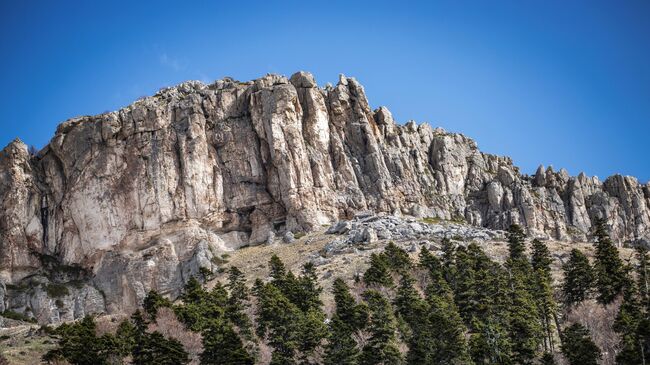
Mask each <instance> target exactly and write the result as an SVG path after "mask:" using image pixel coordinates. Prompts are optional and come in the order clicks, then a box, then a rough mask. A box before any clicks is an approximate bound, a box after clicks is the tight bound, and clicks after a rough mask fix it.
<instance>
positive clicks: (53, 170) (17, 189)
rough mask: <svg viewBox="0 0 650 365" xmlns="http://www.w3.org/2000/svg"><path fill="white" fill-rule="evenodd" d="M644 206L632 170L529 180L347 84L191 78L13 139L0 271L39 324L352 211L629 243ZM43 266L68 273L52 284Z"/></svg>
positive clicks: (5, 176)
mask: <svg viewBox="0 0 650 365" xmlns="http://www.w3.org/2000/svg"><path fill="white" fill-rule="evenodd" d="M649 206H650V186H649V185H642V184H640V183H639V182H638V181H637V180H636V179H634V178H632V177H623V176H618V175H617V176H613V177H610V178H608V179H607V180H605V181H604V182H600V181H599V180H598V179H597V178H590V177H586V176H585V175H583V174H581V175H579V176H577V177H570V176H569V175H568V174H567V173H566V171H564V170H560V171H559V172H555V171H553V170H552V169H551V168H548V169H544V168H542V167H540V169H538V171H537V173H536V174H535V175H534V176H532V177H529V176H524V175H522V174H521V173H520V172H519V170H518V169H517V167H515V166H513V164H512V160H511V159H510V158H507V157H499V156H494V155H489V154H485V153H482V152H480V151H479V150H478V148H477V146H476V143H475V142H474V141H472V140H471V139H469V138H467V137H465V136H463V135H461V134H452V133H447V132H445V131H444V130H442V129H433V128H432V127H430V126H429V125H428V124H420V125H417V124H415V123H414V122H408V123H406V124H404V125H400V124H397V123H396V122H395V121H394V120H393V117H392V115H391V113H390V111H389V110H388V109H387V108H385V107H381V108H378V109H376V110H372V109H371V108H370V106H369V103H368V100H367V99H366V96H365V93H364V89H363V87H362V86H361V85H360V84H359V83H358V82H357V81H356V80H355V79H354V78H348V77H345V76H341V77H340V79H339V82H338V84H337V85H336V86H327V87H325V88H320V87H318V86H317V84H316V81H315V80H314V78H313V76H312V75H311V74H309V73H305V72H299V73H296V74H294V75H293V76H291V78H289V79H287V78H286V77H284V76H278V75H267V76H265V77H262V78H260V79H257V80H254V81H250V82H238V81H234V80H232V79H223V80H219V81H217V82H215V83H213V84H210V85H205V84H203V83H200V82H186V83H183V84H180V85H178V86H175V87H172V88H167V89H163V90H161V91H160V92H159V93H157V94H156V95H154V96H152V97H147V98H144V99H141V100H139V101H137V102H135V103H134V104H132V105H130V106H128V107H126V108H124V109H122V110H119V111H116V112H111V113H106V114H101V115H98V116H88V117H79V118H74V119H71V120H69V121H66V122H65V123H63V124H61V125H60V126H59V127H58V129H57V131H56V134H55V136H54V137H53V138H52V140H51V142H50V143H49V144H48V145H47V146H46V147H45V148H44V149H43V150H41V151H40V152H38V153H35V154H33V153H30V152H29V151H28V148H27V146H26V145H25V144H23V143H22V142H20V141H18V140H17V141H15V142H12V143H11V144H10V145H8V146H7V147H5V148H4V149H3V150H2V152H0V280H1V281H2V282H3V283H4V285H6V284H9V285H10V286H11V287H14V289H5V288H4V287H3V289H2V290H3V291H2V293H3V295H2V296H0V297H2V298H3V299H2V302H3V303H2V304H1V305H0V308H1V307H7V308H9V307H12V308H23V309H24V308H27V307H28V304H26V303H27V302H29V301H30V300H35V301H36V303H35V304H34V305H29V307H30V310H32V311H33V310H34V308H33V307H38V308H39V311H40V314H39V313H34V316H36V317H38V318H39V319H40V320H42V321H56V320H57V319H58V318H61V317H65V318H70V317H73V318H76V317H77V316H78V315H82V314H83V313H88V312H96V311H109V312H113V311H122V310H130V309H132V308H135V306H136V305H138V304H139V303H140V302H141V300H142V298H143V297H144V295H145V294H146V292H147V291H149V290H151V289H155V290H158V291H161V292H163V293H165V294H169V295H171V296H175V295H177V294H178V292H179V290H180V288H181V287H182V285H183V283H184V282H185V281H186V280H187V279H188V278H189V277H190V276H191V275H199V274H200V272H201V271H202V269H207V270H214V269H216V265H215V263H214V262H215V261H216V260H214V257H215V255H219V254H221V253H223V252H227V251H229V250H234V249H237V248H239V247H242V246H245V245H258V244H264V243H267V242H271V241H273V240H274V239H275V237H282V235H283V234H285V233H286V232H288V231H291V232H299V231H309V230H313V229H315V228H317V227H320V226H322V225H324V224H330V223H332V222H335V221H339V220H344V219H346V218H350V217H353V216H354V214H355V213H357V212H360V211H373V212H375V213H380V212H386V213H390V214H405V215H412V216H415V217H438V218H441V219H449V220H454V221H456V222H459V221H464V222H466V223H468V224H471V225H476V226H482V227H487V228H492V229H505V228H507V227H508V226H509V225H510V224H511V223H518V224H521V225H523V226H525V227H526V228H527V230H528V233H529V234H530V235H532V236H538V237H552V238H558V239H585V238H586V236H587V234H588V232H589V231H590V228H591V225H592V222H593V221H594V219H595V218H598V217H604V218H607V219H608V220H609V222H610V223H611V233H612V235H613V237H614V238H615V239H616V240H617V241H634V240H643V239H646V240H647V238H648V236H649V234H650V231H649V227H650V209H649ZM48 260H49V261H54V262H55V264H56V265H55V266H56V267H55V268H67V269H70V268H72V269H73V270H72V271H74V272H75V274H74V275H64V276H61V275H59V276H58V277H53V276H52V275H51V274H50V271H48V270H50V269H52V268H51V267H50V266H52V263H51V262H49V263H47V262H45V261H48ZM75 270H77V271H75ZM26 280H27V281H29V283H30V284H31V285H32V286H34V284H35V283H34V281H36V284H39V283H40V284H42V285H41V286H43V285H46V284H47V283H50V282H64V283H69V282H71V281H82V282H83V285H81V286H80V287H78V288H71V290H70V291H69V292H70V293H69V294H68V296H69V297H63V299H65V300H60V302H62V303H63V304H62V305H61V303H58V304H60V305H59V306H57V305H55V304H54V303H55V301H56V299H55V298H50V297H48V296H46V295H45V296H44V295H43V293H41V292H32V293H31V294H30V293H24V292H21V293H14V292H16V291H17V289H15V287H16V286H17V285H16V284H19V283H24V282H25V281H26ZM72 289H74V290H72ZM96 292H97V293H101V295H98V294H97V293H96ZM80 293H81V294H80ZM18 294H20V295H18ZM75 295H77V296H80V295H85V297H86V298H89V299H88V300H86V301H85V302H84V301H80V300H72V298H73V297H74V296H75ZM18 297H20V298H23V299H20V300H19V299H15V298H18ZM12 298H14V299H12ZM34 298H38V299H34ZM59 299H61V298H59ZM71 307H76V308H77V309H76V310H73V309H71Z"/></svg>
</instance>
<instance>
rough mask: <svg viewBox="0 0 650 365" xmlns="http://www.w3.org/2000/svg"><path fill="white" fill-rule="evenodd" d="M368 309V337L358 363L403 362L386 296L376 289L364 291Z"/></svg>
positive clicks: (368, 364)
mask: <svg viewBox="0 0 650 365" xmlns="http://www.w3.org/2000/svg"><path fill="white" fill-rule="evenodd" d="M364 299H365V300H366V302H367V303H368V308H369V311H370V325H369V327H368V332H369V333H370V338H369V339H368V341H367V343H366V345H365V346H364V347H363V350H362V352H361V356H360V358H359V364H360V365H375V364H384V365H399V364H402V363H403V360H402V355H401V354H400V352H399V348H398V347H397V338H396V334H395V332H396V321H395V316H394V314H393V309H392V308H391V305H390V303H389V302H388V300H386V298H384V297H383V296H382V295H381V294H380V293H379V292H378V291H376V290H368V291H366V292H365V293H364Z"/></svg>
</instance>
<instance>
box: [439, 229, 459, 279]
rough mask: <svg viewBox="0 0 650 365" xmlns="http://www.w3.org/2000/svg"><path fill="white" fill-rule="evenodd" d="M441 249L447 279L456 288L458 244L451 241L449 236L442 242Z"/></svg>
mask: <svg viewBox="0 0 650 365" xmlns="http://www.w3.org/2000/svg"><path fill="white" fill-rule="evenodd" d="M440 249H441V251H442V257H441V261H442V267H443V271H444V277H445V280H447V283H449V286H450V287H451V289H452V290H454V291H455V290H456V283H455V277H456V264H455V262H456V245H455V244H454V243H453V242H451V240H450V239H449V238H447V237H445V238H443V239H442V242H440Z"/></svg>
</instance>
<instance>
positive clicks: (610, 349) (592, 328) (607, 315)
mask: <svg viewBox="0 0 650 365" xmlns="http://www.w3.org/2000/svg"><path fill="white" fill-rule="evenodd" d="M620 303H621V302H620V300H617V301H616V302H614V303H612V304H609V305H607V306H603V305H600V304H598V303H596V301H594V300H588V301H585V302H583V303H581V304H580V305H578V306H576V307H575V308H573V309H571V311H570V312H569V313H568V314H567V315H566V323H567V325H569V324H572V323H576V322H578V323H580V324H582V325H583V326H585V327H586V328H587V329H589V332H590V333H591V338H592V339H593V340H594V342H595V343H596V345H598V347H599V348H600V349H601V351H602V354H603V359H602V362H601V364H604V365H610V364H611V365H613V364H615V363H616V361H615V358H616V351H617V350H618V342H619V336H618V334H617V333H616V332H615V331H614V328H613V325H614V319H615V318H616V315H617V314H618V308H619V307H620Z"/></svg>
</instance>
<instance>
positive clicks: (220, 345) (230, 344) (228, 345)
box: [200, 320, 254, 365]
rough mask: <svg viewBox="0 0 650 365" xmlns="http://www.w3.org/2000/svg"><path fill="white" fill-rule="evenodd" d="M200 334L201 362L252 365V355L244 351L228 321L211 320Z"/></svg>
mask: <svg viewBox="0 0 650 365" xmlns="http://www.w3.org/2000/svg"><path fill="white" fill-rule="evenodd" d="M201 334H202V337H203V352H202V353H201V356H200V359H201V364H206V365H207V364H214V365H219V364H232V365H253V363H254V359H253V357H252V356H251V355H250V354H249V353H248V352H247V351H246V349H245V348H244V345H243V343H242V341H241V339H240V338H239V336H238V335H237V333H235V331H234V329H233V328H232V326H231V325H230V324H229V323H227V322H225V321H220V320H212V321H210V323H209V324H208V325H207V326H206V328H205V329H204V330H203V331H202V332H201Z"/></svg>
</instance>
